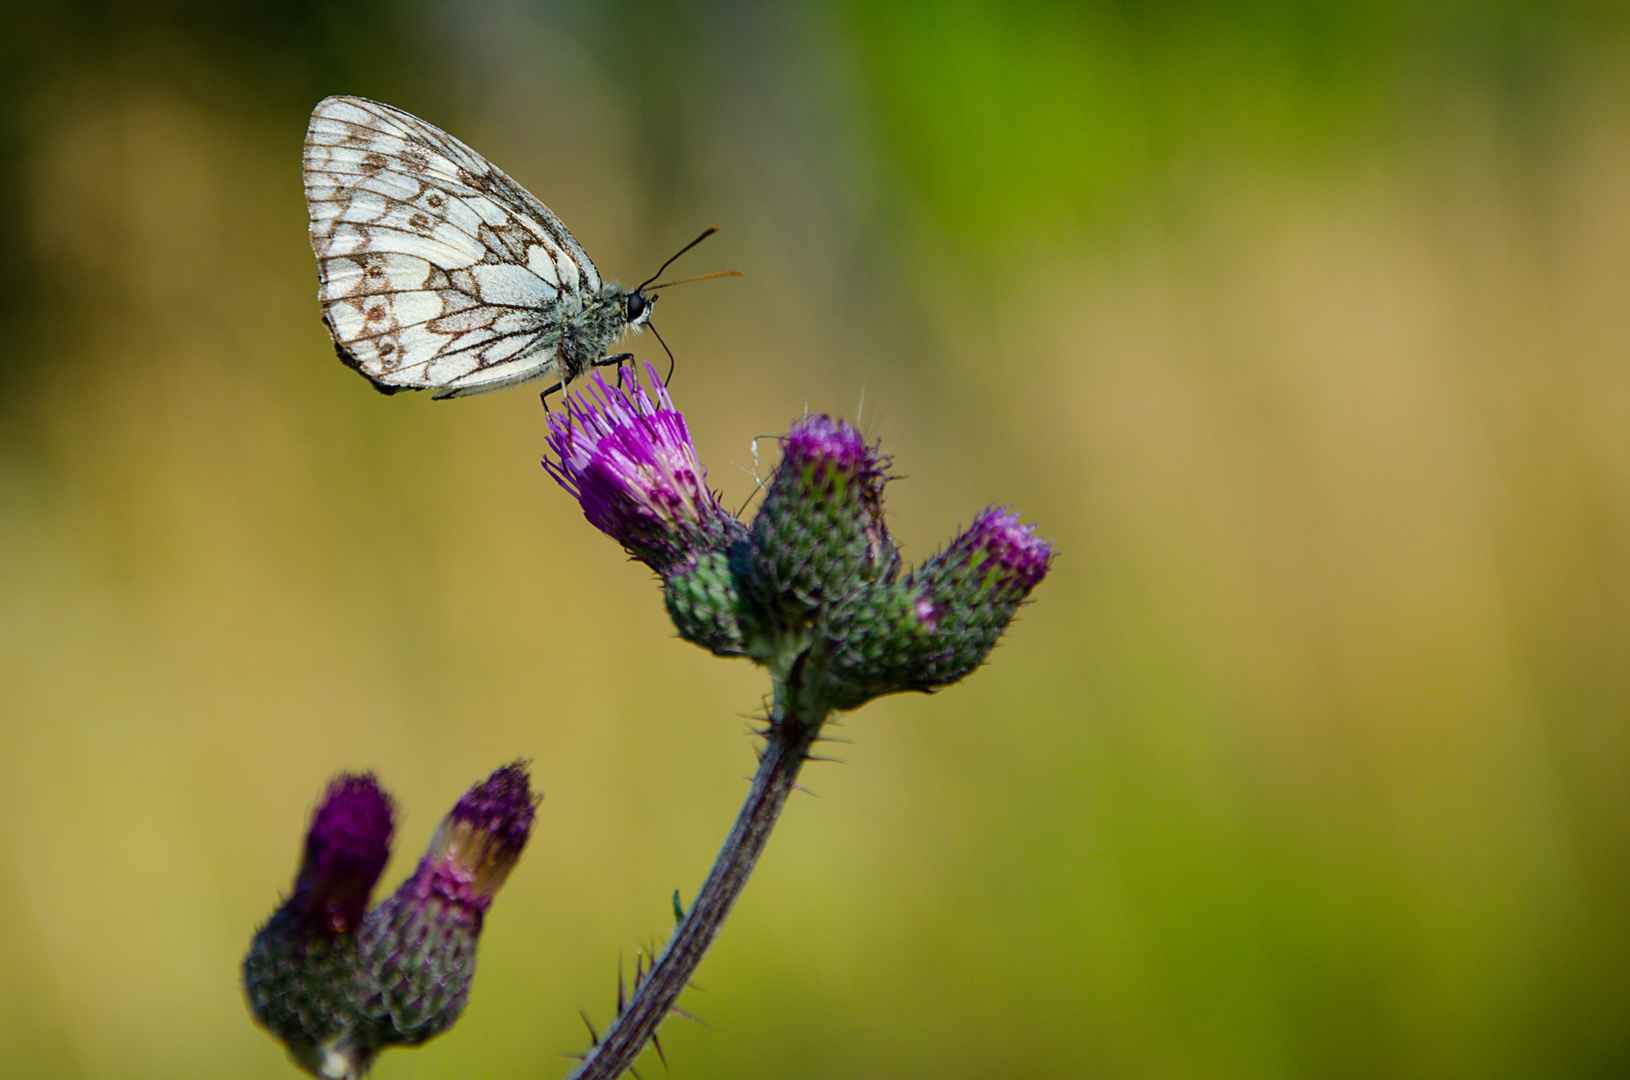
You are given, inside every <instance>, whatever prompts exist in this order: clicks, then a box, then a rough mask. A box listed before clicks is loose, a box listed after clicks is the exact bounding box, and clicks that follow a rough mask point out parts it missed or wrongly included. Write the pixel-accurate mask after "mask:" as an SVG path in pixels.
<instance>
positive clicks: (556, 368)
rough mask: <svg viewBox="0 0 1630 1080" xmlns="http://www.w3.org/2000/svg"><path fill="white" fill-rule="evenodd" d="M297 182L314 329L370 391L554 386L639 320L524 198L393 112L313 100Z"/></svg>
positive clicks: (441, 138)
mask: <svg viewBox="0 0 1630 1080" xmlns="http://www.w3.org/2000/svg"><path fill="white" fill-rule="evenodd" d="M304 175H305V190H306V206H307V209H308V211H309V212H310V215H311V246H312V250H313V251H314V252H315V253H316V255H317V266H318V282H319V284H318V300H319V302H320V303H321V304H322V308H323V321H324V322H325V323H326V324H327V326H328V330H329V333H330V334H331V335H332V336H333V338H334V348H335V351H336V352H337V353H338V354H339V356H340V359H341V360H343V361H345V363H346V364H348V365H349V366H351V367H353V368H355V369H356V370H357V371H359V372H361V373H362V374H363V375H365V376H367V377H368V379H369V380H370V381H372V382H373V384H374V386H376V387H377V388H378V389H380V390H381V391H383V392H385V393H388V394H393V393H396V392H398V391H401V390H410V389H413V390H424V389H428V390H433V391H435V396H436V397H438V398H440V397H458V396H461V395H465V394H476V393H484V392H485V391H488V390H496V389H499V388H500V387H504V386H512V385H514V384H516V383H521V382H528V381H531V380H533V379H540V378H545V377H552V378H553V379H554V380H555V385H556V386H563V385H565V384H566V383H568V382H570V381H571V380H573V379H575V378H577V377H578V376H580V375H582V374H583V373H584V372H585V371H587V370H588V369H589V368H590V367H592V366H595V365H597V364H601V363H604V362H606V359H607V353H608V351H609V349H610V348H611V346H612V345H614V344H615V343H616V342H617V341H618V340H620V339H621V338H622V337H623V336H624V335H625V334H627V333H628V332H630V331H635V330H638V329H640V328H641V327H643V326H644V325H645V324H646V322H647V321H648V320H649V319H650V317H651V306H652V303H653V301H654V300H655V297H654V296H649V295H647V294H646V293H645V292H644V291H643V289H627V288H624V287H623V286H621V285H616V284H611V283H607V282H602V281H601V279H600V273H599V271H598V270H596V269H595V266H594V263H593V262H592V261H591V260H590V259H589V257H588V255H587V254H585V253H584V251H583V249H582V247H580V246H579V245H578V243H577V240H576V239H575V238H573V236H572V234H571V233H570V232H569V231H568V230H567V229H566V226H565V225H564V224H562V223H561V221H560V219H559V218H557V217H555V215H554V214H553V213H551V212H550V210H549V208H548V207H546V206H544V205H543V203H542V202H540V201H538V199H537V198H535V197H534V196H533V195H532V194H531V193H530V192H528V191H527V190H526V189H525V188H523V187H521V185H519V184H517V183H516V182H515V181H514V180H512V179H510V178H509V176H507V175H506V174H505V173H504V172H503V171H502V170H501V169H499V168H498V167H497V166H495V165H493V164H491V163H490V162H488V161H487V160H486V159H485V158H483V157H481V155H479V154H477V153H476V152H475V151H474V150H471V149H470V148H469V147H467V146H465V145H464V144H463V143H462V142H460V141H459V140H458V139H455V138H454V137H453V136H451V135H449V134H447V133H446V132H444V131H442V130H440V129H439V128H436V127H433V126H432V125H430V124H427V123H425V122H424V121H422V120H419V119H418V118H417V117H414V116H411V115H409V114H408V113H405V112H403V111H401V110H400V109H395V108H392V107H391V106H389V105H382V104H380V103H378V102H374V101H368V100H366V99H364V98H356V97H331V98H325V99H324V100H323V101H321V102H320V103H318V105H317V108H316V109H315V110H313V112H312V114H311V126H310V127H309V128H308V129H307V132H306V144H305V154H304ZM551 389H553V387H551ZM546 392H547V391H546Z"/></svg>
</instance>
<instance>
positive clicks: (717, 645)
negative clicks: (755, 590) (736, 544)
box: [662, 551, 747, 656]
mask: <svg viewBox="0 0 1630 1080" xmlns="http://www.w3.org/2000/svg"><path fill="white" fill-rule="evenodd" d="M662 599H663V602H664V603H665V604H666V605H667V608H668V617H669V618H670V619H672V620H673V623H674V626H675V627H676V628H677V629H678V630H679V636H680V637H682V638H684V639H685V640H686V641H689V642H691V643H692V644H694V645H700V646H702V648H704V649H707V650H708V651H710V652H712V653H714V654H715V655H718V656H741V655H742V654H743V653H745V652H746V651H747V640H746V638H745V636H744V635H743V634H742V629H741V616H742V610H741V592H740V590H739V589H738V588H737V587H736V575H735V571H734V569H733V567H732V565H731V559H730V553H729V552H728V551H704V552H701V553H700V554H698V555H696V556H695V557H694V558H693V559H691V560H690V561H689V562H688V563H685V564H683V565H681V566H680V567H679V568H678V569H676V570H674V571H673V572H671V573H669V574H668V576H667V578H666V579H664V581H663V583H662Z"/></svg>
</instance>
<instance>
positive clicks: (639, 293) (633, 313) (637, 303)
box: [625, 289, 657, 330]
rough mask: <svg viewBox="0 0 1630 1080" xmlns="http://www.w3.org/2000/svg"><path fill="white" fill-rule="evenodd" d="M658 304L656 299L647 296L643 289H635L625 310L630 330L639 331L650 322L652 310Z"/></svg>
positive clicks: (629, 295) (629, 296)
mask: <svg viewBox="0 0 1630 1080" xmlns="http://www.w3.org/2000/svg"><path fill="white" fill-rule="evenodd" d="M656 302H657V298H656V297H654V296H647V295H645V293H644V291H643V290H642V289H635V290H634V291H633V292H631V293H629V294H628V299H627V301H626V305H627V306H626V308H625V312H626V314H627V316H628V326H629V329H631V330H638V329H639V328H640V327H642V326H644V325H645V324H646V323H648V322H650V321H651V309H652V308H653V307H655V306H656Z"/></svg>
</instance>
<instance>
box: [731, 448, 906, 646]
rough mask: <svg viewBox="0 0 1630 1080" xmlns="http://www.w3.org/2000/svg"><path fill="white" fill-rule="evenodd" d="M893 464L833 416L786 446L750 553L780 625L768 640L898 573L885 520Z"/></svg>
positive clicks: (751, 570) (766, 605)
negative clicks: (889, 466)
mask: <svg viewBox="0 0 1630 1080" xmlns="http://www.w3.org/2000/svg"><path fill="white" fill-rule="evenodd" d="M887 464H888V461H887V459H886V458H884V457H883V456H882V455H881V454H880V453H879V452H878V449H877V447H876V446H868V445H867V444H866V441H865V440H864V439H863V438H861V436H860V433H859V432H857V431H856V430H855V429H854V428H852V427H850V426H849V425H848V424H845V423H843V422H842V421H835V420H833V419H832V418H831V417H828V416H812V417H808V418H806V419H804V420H803V421H801V422H799V423H798V424H796V425H794V426H793V429H792V430H791V431H790V432H788V433H787V437H786V438H785V439H783V440H782V456H781V464H780V465H779V466H777V468H776V470H775V475H774V476H772V477H771V478H770V484H769V488H768V490H767V491H766V492H765V494H764V502H763V504H762V505H761V506H760V507H759V511H758V516H757V517H756V518H755V519H754V520H753V526H752V537H751V541H750V545H749V547H748V549H747V551H748V555H747V559H748V564H747V567H746V578H747V581H748V588H749V590H750V591H751V594H752V597H753V600H754V601H755V604H756V606H757V608H758V609H759V610H760V611H761V612H762V613H763V614H764V616H765V617H766V618H767V619H768V620H769V621H770V623H771V624H772V625H771V626H770V627H767V628H765V629H766V630H767V631H768V632H770V633H776V632H784V631H787V630H791V629H794V628H796V627H797V626H798V625H799V624H800V623H802V622H804V621H805V620H807V619H810V618H811V617H813V616H814V615H815V614H816V613H817V612H819V611H820V610H821V609H822V608H823V607H824V606H826V605H828V604H830V603H832V602H833V601H834V600H836V599H837V598H839V597H842V596H846V595H848V594H850V593H852V592H854V591H855V590H856V589H857V588H858V587H860V586H861V585H863V584H864V583H866V582H869V581H873V580H876V579H877V578H879V577H881V576H885V575H887V574H888V573H891V572H892V570H893V567H894V561H895V554H894V544H893V541H892V540H891V539H890V538H889V535H888V530H887V529H886V528H885V527H884V525H883V512H882V495H883V484H884V481H885V480H886V479H887V477H886V476H885V474H884V471H883V470H884V469H885V467H886V466H887Z"/></svg>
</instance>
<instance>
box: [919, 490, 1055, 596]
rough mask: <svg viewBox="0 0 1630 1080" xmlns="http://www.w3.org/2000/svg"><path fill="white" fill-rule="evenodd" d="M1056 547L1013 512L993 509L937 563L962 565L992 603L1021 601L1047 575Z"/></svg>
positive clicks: (977, 520) (982, 513) (978, 517)
mask: <svg viewBox="0 0 1630 1080" xmlns="http://www.w3.org/2000/svg"><path fill="white" fill-rule="evenodd" d="M1052 561H1053V545H1052V544H1050V543H1048V542H1047V541H1046V540H1043V539H1041V538H1040V537H1038V536H1036V527H1035V526H1034V525H1020V524H1019V515H1018V514H1016V513H1014V512H1013V511H1012V510H1011V509H1001V510H998V509H996V508H995V507H991V508H990V509H988V510H984V511H982V512H980V514H979V515H978V516H977V517H975V518H974V519H973V524H971V525H969V526H968V528H967V531H966V532H964V533H963V534H962V535H961V536H959V537H957V538H956V539H955V540H954V541H952V542H951V546H950V547H949V548H947V549H946V551H945V553H944V554H943V555H941V556H940V557H939V558H938V559H935V560H933V562H934V563H936V564H939V565H942V566H946V567H950V566H960V567H962V568H963V569H964V572H965V573H966V574H967V575H969V577H970V578H971V579H972V580H973V582H974V583H975V588H976V589H978V590H979V591H981V592H985V593H987V594H988V599H989V600H991V601H993V602H1004V601H1009V600H1011V601H1012V602H1015V603H1016V602H1018V601H1019V600H1022V599H1023V598H1024V596H1025V595H1026V594H1028V593H1029V592H1030V590H1031V589H1033V588H1035V587H1036V586H1037V585H1038V584H1040V582H1041V579H1042V578H1044V577H1046V576H1047V569H1048V567H1050V566H1051V565H1052Z"/></svg>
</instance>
